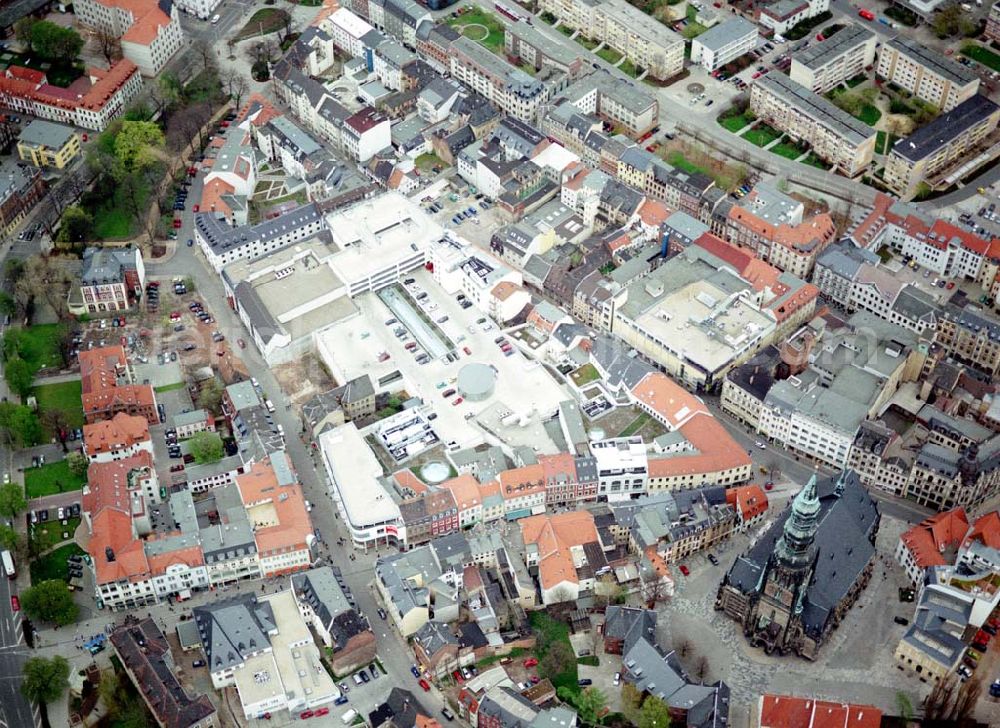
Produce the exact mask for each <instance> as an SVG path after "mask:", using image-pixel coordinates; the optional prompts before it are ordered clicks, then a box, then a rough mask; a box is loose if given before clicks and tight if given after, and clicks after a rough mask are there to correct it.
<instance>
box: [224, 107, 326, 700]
mask: <svg viewBox="0 0 1000 728" xmlns="http://www.w3.org/2000/svg"><path fill="white" fill-rule="evenodd" d="M227 126H229V122H228V121H225V120H223V121H222V128H223V129H225V128H226V127H227ZM316 715H319V713H316Z"/></svg>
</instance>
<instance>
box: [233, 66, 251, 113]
mask: <svg viewBox="0 0 1000 728" xmlns="http://www.w3.org/2000/svg"><path fill="white" fill-rule="evenodd" d="M249 92H250V82H249V81H247V77H246V76H244V75H243V74H242V73H241V74H239V75H238V76H237V77H236V78H234V79H233V82H232V83H231V84H230V85H229V95H230V96H231V97H232V99H233V104H234V105H235V107H236V108H237V109H239V108H240V104H241V103H242V101H243V97H244V96H246V95H247V94H248V93H249Z"/></svg>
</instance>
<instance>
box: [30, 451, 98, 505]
mask: <svg viewBox="0 0 1000 728" xmlns="http://www.w3.org/2000/svg"><path fill="white" fill-rule="evenodd" d="M86 482H87V476H86V475H77V474H76V473H74V472H73V471H72V470H71V469H70V467H69V462H68V461H66V460H59V461H58V462H54V463H45V465H40V466H38V467H37V468H25V470H24V492H25V495H26V496H27V497H28V498H29V499H30V498H41V497H43V496H46V495H57V494H59V493H71V492H73V491H75V490H80V489H81V488H82V487H83V486H84V485H85V484H86Z"/></svg>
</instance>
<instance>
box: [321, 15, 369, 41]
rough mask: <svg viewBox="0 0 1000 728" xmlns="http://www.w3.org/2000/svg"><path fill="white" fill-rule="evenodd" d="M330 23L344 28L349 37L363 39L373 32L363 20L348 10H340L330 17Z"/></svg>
mask: <svg viewBox="0 0 1000 728" xmlns="http://www.w3.org/2000/svg"><path fill="white" fill-rule="evenodd" d="M330 22H332V23H333V24H334V25H337V26H339V27H341V28H343V29H344V30H345V31H346V32H347V34H348V35H350V36H352V37H354V38H361V37H362V36H363V35H364V34H365V33H367V32H369V31H370V30H372V26H370V25H369V24H368V23H367V22H365V20H364V19H363V18H360V17H358V16H357V15H355V14H354V13H352V12H351V11H350V10H348V9H347V8H340V9H339V10H336V11H334V13H333V14H332V15H330Z"/></svg>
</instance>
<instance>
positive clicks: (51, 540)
mask: <svg viewBox="0 0 1000 728" xmlns="http://www.w3.org/2000/svg"><path fill="white" fill-rule="evenodd" d="M53 515H55V511H54V510H53V509H49V517H50V518H51V517H52V516H53ZM79 525H80V519H79V518H78V517H76V518H67V519H66V525H65V526H64V525H62V522H61V521H56V520H48V521H46V522H45V523H38V524H35V525H34V526H33V527H32V529H31V533H32V538H34V540H35V544H36V546H37V548H38V551H39V552H42V551H48V550H49V549H50V548H52V547H53V546H55V545H56V544H58V543H62V542H63V541H66V540H68V539H71V538H73V534H75V533H76V529H77V526H79ZM64 533H65V534H69V535H68V536H66V538H63V534H64Z"/></svg>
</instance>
